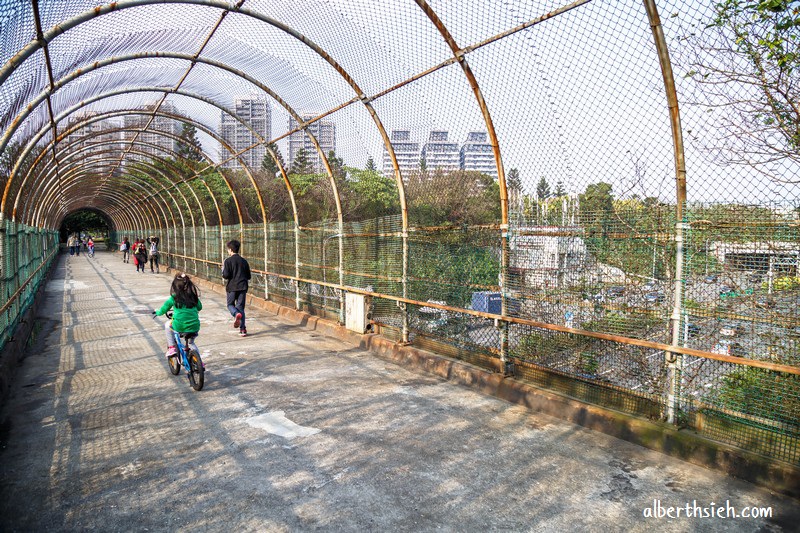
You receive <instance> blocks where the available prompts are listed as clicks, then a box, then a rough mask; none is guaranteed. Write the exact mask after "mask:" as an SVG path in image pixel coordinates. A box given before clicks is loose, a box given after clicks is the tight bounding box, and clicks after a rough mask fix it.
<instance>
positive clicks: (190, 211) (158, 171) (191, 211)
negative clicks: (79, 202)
mask: <svg viewBox="0 0 800 533" xmlns="http://www.w3.org/2000/svg"><path fill="white" fill-rule="evenodd" d="M103 133H105V132H98V133H97V134H96V135H102V134H103ZM84 140H85V139H84ZM99 144H100V143H98V144H94V145H90V146H86V147H84V148H82V149H80V150H76V151H74V152H72V153H70V155H69V156H67V157H66V158H64V159H63V160H62V162H63V161H65V160H66V159H69V158H70V157H73V156H75V155H76V154H79V153H80V152H81V151H83V150H86V149H93V148H96V147H97V146H98V145H99ZM135 144H137V145H144V146H150V147H154V148H159V149H161V147H159V146H157V145H154V144H151V143H146V142H144V141H137V142H136V143H135ZM165 151H166V150H165ZM103 153H111V150H106V151H105V152H93V154H103ZM134 153H136V154H139V155H143V156H148V157H151V158H152V159H156V160H158V161H159V162H160V163H162V164H163V165H165V166H167V167H168V168H170V169H173V170H177V169H175V168H174V167H172V165H171V163H170V162H169V161H168V160H166V159H163V158H161V157H159V156H154V155H153V154H148V153H146V152H141V151H138V150H137V151H135V152H134ZM92 162H93V161H89V162H85V163H86V164H89V163H92ZM137 164H141V165H143V166H146V167H148V168H149V169H151V170H152V171H153V172H155V173H156V174H157V176H161V177H162V178H163V179H164V180H165V181H166V182H167V183H169V184H173V182H172V180H171V179H170V178H169V176H168V175H167V174H166V173H164V171H163V170H162V169H160V168H158V167H156V166H155V165H153V164H152V163H150V161H149V160H144V161H137ZM176 174H177V172H176ZM154 179H155V177H154ZM175 189H176V191H177V192H178V194H179V196H180V198H181V199H182V200H183V202H184V204H185V205H186V210H187V211H188V214H189V216H190V218H191V223H192V235H193V237H194V238H193V239H192V247H193V250H195V252H194V253H196V249H197V248H196V246H197V243H196V227H197V222H196V221H195V215H194V208H193V207H192V206H191V204H190V202H189V200H188V199H187V198H186V195H185V194H184V193H183V191H182V190H181V188H180V187H175ZM189 190H190V191H191V193H192V195H193V196H194V199H195V201H196V202H197V207H199V209H200V214H201V216H202V220H203V228H204V231H205V232H206V233H207V231H208V221H207V220H206V216H205V209H204V208H203V205H202V202H200V200H199V198H198V197H197V194H196V193H195V191H194V190H193V189H192V188H191V187H189ZM51 191H52V189H51ZM159 192H165V193H166V194H167V195H169V196H170V198H171V199H172V202H169V203H174V204H176V205H177V204H178V202H176V201H175V199H174V197H173V195H172V193H170V192H169V188H168V187H163V186H162V188H161V190H160V191H159ZM39 211H41V210H39ZM170 211H172V209H171V208H170ZM123 212H124V211H123ZM178 214H179V216H180V219H181V227H182V228H184V229H185V228H186V227H187V226H186V223H185V219H184V215H183V210H182V209H181V208H180V207H178ZM37 216H38V215H37ZM172 218H173V220H174V215H173V216H172ZM35 223H38V218H37V219H35V220H34V224H35ZM173 231H174V232H175V239H176V241H177V239H178V236H177V226H175V227H173ZM182 240H183V247H184V249H185V248H186V236H185V234H184V235H183V237H182Z"/></svg>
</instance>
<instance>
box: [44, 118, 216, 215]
mask: <svg viewBox="0 0 800 533" xmlns="http://www.w3.org/2000/svg"><path fill="white" fill-rule="evenodd" d="M119 131H129V130H126V129H125V128H116V129H113V130H102V131H99V132H95V133H93V134H90V135H87V136H85V137H82V138H81V139H79V140H77V141H75V143H73V144H77V143H81V142H85V141H86V140H87V139H92V138H94V137H98V136H100V135H104V134H107V133H109V132H119ZM159 133H164V134H165V136H167V137H170V138H173V139H175V138H176V136H172V135H169V134H166V133H167V132H159ZM104 144H116V142H115V141H106V142H101V143H94V144H91V145H89V146H85V147H83V148H79V149H78V150H74V151H72V152H70V151H69V147H71V146H72V144H71V145H68V147H67V148H66V149H65V151H66V153H67V155H66V156H65V157H64V158H63V159H62V160H61V161H62V162H63V161H66V160H67V159H69V158H71V157H73V156H74V155H75V154H76V153H80V152H82V151H84V150H87V149H90V148H97V147H99V146H103V145H104ZM135 144H138V145H142V146H149V147H152V148H157V149H158V150H160V151H163V152H167V153H172V154H174V155H176V156H177V155H178V154H177V153H176V152H174V151H170V150H167V149H166V148H164V147H161V146H158V145H154V144H151V143H147V142H145V141H136V143H135ZM142 154H143V155H147V156H148V157H151V158H153V159H157V160H159V161H160V162H161V163H162V164H164V165H166V166H168V167H170V168H171V169H172V170H174V171H175V173H176V175H180V169H177V168H175V167H173V166H172V164H171V163H170V162H169V161H168V160H166V159H163V158H161V157H159V156H156V155H153V154H146V153H142ZM204 157H205V155H204ZM138 163H143V162H142V161H139V162H138ZM153 168H155V167H153ZM156 170H158V169H156ZM43 172H44V173H41V172H40V173H39V174H38V175H36V176H35V177H34V181H35V182H36V183H37V185H36V186H35V187H36V188H35V189H34V192H35V191H36V190H38V188H41V186H42V180H45V181H47V180H49V179H50V177H49V174H50V173H52V172H53V169H52V168H50V169H47V170H44V171H43ZM159 173H160V170H159ZM164 176H165V177H166V178H167V180H168V182H169V183H173V182H172V180H169V178H168V177H167V176H166V175H164ZM176 183H180V182H176ZM190 190H191V191H192V194H193V195H194V196H195V201H196V202H198V204H199V206H200V209H201V214H202V215H203V217H204V219H205V211H204V210H203V207H202V203H201V202H200V201H199V199H198V198H197V196H196V194H195V193H194V190H192V189H191V188H190ZM178 191H179V193H180V194H181V196H184V195H183V192H182V191H181V190H180V189H179V188H178ZM33 196H35V194H34V195H33ZM187 205H188V202H187Z"/></svg>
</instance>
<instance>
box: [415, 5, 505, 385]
mask: <svg viewBox="0 0 800 533" xmlns="http://www.w3.org/2000/svg"><path fill="white" fill-rule="evenodd" d="M414 1H415V2H416V4H417V6H419V8H420V9H421V10H422V11H423V12H424V13H425V15H426V16H427V17H428V19H429V20H430V21H431V23H432V24H433V25H434V27H435V28H436V29H437V31H438V32H439V34H440V35H441V36H442V38H443V39H444V41H445V42H446V43H447V46H448V47H449V48H450V51H451V52H452V53H453V57H454V58H455V60H456V61H457V62H458V64H459V65H460V66H461V70H462V72H463V74H464V77H465V78H466V79H467V83H469V86H470V88H471V89H472V92H473V94H474V95H475V100H476V101H477V103H478V107H479V108H480V110H481V114H482V115H483V120H484V123H485V124H486V130H487V132H488V134H489V140H490V144H491V146H492V152H493V154H494V161H495V165H496V166H497V182H498V184H499V186H500V239H501V254H500V255H501V258H500V280H499V283H498V284H499V286H500V296H501V300H500V302H501V310H500V314H501V315H503V316H507V315H508V296H507V294H506V293H507V290H506V288H507V282H506V280H507V279H508V268H509V261H510V258H509V248H508V246H509V244H508V189H507V188H506V176H505V170H504V168H503V159H502V157H501V155H500V144H499V142H498V140H497V132H496V131H495V129H494V123H493V122H492V115H491V113H490V112H489V108H488V107H487V105H486V101H485V100H484V98H483V92H482V91H481V88H480V86H479V85H478V80H477V79H476V78H475V74H473V72H472V69H471V68H470V66H469V63H468V62H467V58H466V54H465V53H464V50H463V49H462V48H461V47H459V46H458V44H457V43H456V41H455V38H454V37H453V36H452V34H451V33H450V30H448V29H447V27H446V26H445V25H444V23H443V22H442V21H441V19H440V18H439V16H438V15H437V14H436V12H435V11H434V10H433V8H432V7H431V6H430V5H429V4H428V2H427V1H426V0H414ZM499 326H500V364H501V365H502V369H503V373H504V374H510V373H511V371H510V368H509V362H508V323H507V322H502V323H500V324H499Z"/></svg>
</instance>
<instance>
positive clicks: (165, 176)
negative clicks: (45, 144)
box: [20, 131, 202, 226]
mask: <svg viewBox="0 0 800 533" xmlns="http://www.w3.org/2000/svg"><path fill="white" fill-rule="evenodd" d="M105 133H107V132H105V131H103V132H97V133H96V134H95V135H96V136H99V135H103V134H105ZM86 138H91V136H87V137H85V138H83V139H82V140H85V139H86ZM112 144H114V142H113V141H107V142H105V143H95V144H91V145H88V146H84V147H82V148H80V149H78V150H74V151H72V152H69V155H67V156H65V157H64V158H63V159H62V161H63V162H65V163H66V162H67V161H68V160H70V159H72V158H73V157H75V156H77V155H80V154H81V153H82V152H84V151H86V150H89V149H93V148H97V147H102V146H103V145H109V146H110V145H112ZM134 144H136V145H142V146H145V147H151V148H156V149H162V147H160V146H158V145H155V144H152V143H146V142H143V141H137V142H136V143H134ZM112 151H113V150H111V149H109V150H102V151H99V152H97V151H94V152H92V155H99V154H105V153H110V152H112ZM135 153H136V154H137V155H147V156H149V157H152V158H154V159H157V160H158V161H159V162H160V163H162V164H164V165H166V166H168V167H169V168H170V170H177V169H175V168H174V167H172V166H171V165H170V164H169V162H168V160H166V159H162V158H160V157H158V156H155V155H153V154H148V153H147V152H141V151H137V152H135ZM88 162H89V161H87V162H86V163H88ZM137 163H142V164H145V165H148V167H149V168H151V169H152V170H154V171H155V172H157V173H158V174H159V175H160V176H162V177H163V178H164V179H165V180H166V181H167V182H168V183H170V184H172V183H173V182H172V180H170V179H169V176H168V175H167V174H166V173H164V172H162V171H161V169H159V168H158V167H156V166H154V165H150V164H148V162H147V161H137ZM50 172H52V171H51V170H48V171H47V174H49V173H50ZM176 173H177V172H176ZM44 179H47V178H46V177H45V178H44ZM177 191H178V194H179V195H180V196H181V198H182V199H183V202H184V204H185V205H186V208H187V210H188V211H189V214H190V215H191V219H192V225H193V226H194V225H195V220H194V213H193V211H194V209H193V208H192V207H191V205H190V204H189V201H188V200H187V199H186V195H185V194H183V191H181V190H180V188H178V189H177ZM33 192H34V194H33V195H31V196H35V192H36V189H34V191H33ZM29 198H30V197H29ZM28 203H29V202H28V201H27V200H26V202H25V203H24V204H23V209H22V213H27V212H29V210H28V209H27V207H28ZM200 209H201V210H202V205H201V206H200ZM33 212H34V213H36V209H33ZM20 218H21V219H22V218H23V217H20ZM31 220H32V224H33V225H36V224H37V223H38V220H37V219H36V217H33V218H32V219H31Z"/></svg>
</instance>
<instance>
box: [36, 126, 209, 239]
mask: <svg viewBox="0 0 800 533" xmlns="http://www.w3.org/2000/svg"><path fill="white" fill-rule="evenodd" d="M91 118H94V117H91ZM88 123H91V121H90V119H87V120H84V121H83V123H77V124H74V125H73V126H72V127H71V128H70V129H68V130H66V131H65V132H64V134H63V136H62V138H63V137H64V136H68V135H70V134H72V133H73V132H75V131H77V130H79V129H80V128H82V127H83V126H84V125H87V124H88ZM125 130H126V129H125V128H119V129H116V130H114V131H125ZM154 131H156V132H158V133H159V134H161V135H164V136H168V137H170V138H172V139H175V140H178V139H179V137H177V136H174V135H171V134H168V133H167V132H160V131H158V130H154ZM103 133H107V132H106V131H101V132H97V133H96V134H93V135H89V136H87V137H85V138H84V139H86V138H92V137H94V136H97V135H102V134H103ZM69 146H72V145H69ZM162 150H163V148H162ZM45 152H46V149H45V150H43V151H42V154H44V153H45ZM42 154H40V157H39V158H37V160H36V162H35V163H34V165H33V166H32V168H31V169H29V173H30V171H31V170H33V167H34V166H35V165H36V164H37V163H38V161H39V159H40V158H41V155H42ZM202 155H203V157H206V158H207V159H208V160H209V161H211V160H210V159H209V158H208V156H207V155H206V154H202ZM178 174H180V173H178ZM28 175H29V174H28ZM28 175H26V179H27V177H28ZM186 181H187V180H184V181H183V182H186ZM170 182H171V180H170ZM202 183H203V185H204V186H205V187H206V189H207V190H208V192H209V194H210V195H211V197H212V200H213V201H214V205H215V207H216V208H217V215H218V217H219V220H220V224H221V223H222V222H221V220H222V215H221V213H220V211H219V205H218V203H217V201H216V198H215V197H214V193H213V191H212V190H211V189H210V188H209V187H208V185H207V184H206V183H205V181H203V182H202ZM176 188H177V187H176ZM177 189H178V190H179V192H180V188H177ZM189 189H190V190H191V191H192V194H193V195H194V196H195V200H196V201H197V202H198V204H199V205H200V209H201V211H202V214H203V219H204V226H206V229H205V231H206V232H207V217H206V215H205V211H204V209H203V207H202V203H200V200H199V198H197V195H196V193H195V191H194V190H193V189H192V188H191V187H190V188H189ZM181 194H182V193H181Z"/></svg>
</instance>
